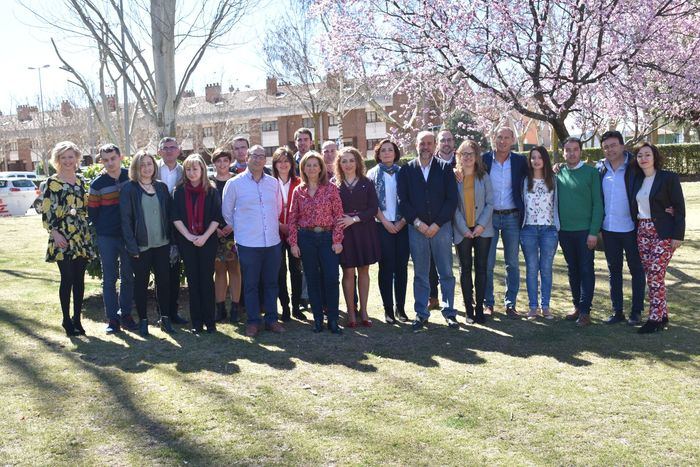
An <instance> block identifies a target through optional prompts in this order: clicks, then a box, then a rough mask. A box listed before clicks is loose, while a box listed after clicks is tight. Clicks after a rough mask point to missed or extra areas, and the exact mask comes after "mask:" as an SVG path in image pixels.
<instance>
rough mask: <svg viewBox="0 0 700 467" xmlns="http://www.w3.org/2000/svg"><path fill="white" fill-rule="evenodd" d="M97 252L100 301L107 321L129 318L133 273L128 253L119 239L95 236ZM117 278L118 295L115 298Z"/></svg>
mask: <svg viewBox="0 0 700 467" xmlns="http://www.w3.org/2000/svg"><path fill="white" fill-rule="evenodd" d="M97 250H98V251H99V253H100V263H102V300H103V301H104V305H105V315H107V320H110V321H111V320H117V319H119V312H120V311H121V316H122V318H125V317H127V316H131V305H132V303H133V301H134V271H133V269H132V268H131V260H130V258H129V253H127V251H126V246H125V244H124V240H123V239H122V238H121V237H108V236H106V235H98V236H97ZM117 276H119V295H118V296H117Z"/></svg>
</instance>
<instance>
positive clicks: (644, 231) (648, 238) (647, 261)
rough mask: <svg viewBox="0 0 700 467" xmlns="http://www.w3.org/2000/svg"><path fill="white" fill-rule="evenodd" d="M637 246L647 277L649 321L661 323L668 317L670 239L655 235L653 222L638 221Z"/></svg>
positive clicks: (646, 220) (671, 253) (671, 254)
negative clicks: (667, 290) (667, 272)
mask: <svg viewBox="0 0 700 467" xmlns="http://www.w3.org/2000/svg"><path fill="white" fill-rule="evenodd" d="M637 246H638V247H639V256H640V257H641V259H642V265H643V266H644V273H645V274H646V276H647V289H648V291H649V319H650V320H652V321H661V319H662V318H665V317H668V308H667V306H666V283H665V277H666V268H667V267H668V263H669V261H671V256H673V249H672V248H671V239H670V238H668V239H665V240H662V239H660V238H659V236H658V235H657V233H656V228H655V227H654V221H652V220H651V219H640V220H639V227H638V229H637Z"/></svg>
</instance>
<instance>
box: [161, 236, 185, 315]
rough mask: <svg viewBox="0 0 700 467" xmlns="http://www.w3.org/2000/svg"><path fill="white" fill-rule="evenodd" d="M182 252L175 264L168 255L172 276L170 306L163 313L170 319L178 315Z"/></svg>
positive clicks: (170, 274) (170, 275)
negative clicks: (171, 262)
mask: <svg viewBox="0 0 700 467" xmlns="http://www.w3.org/2000/svg"><path fill="white" fill-rule="evenodd" d="M168 253H170V248H168ZM181 258H182V252H180V258H178V260H177V261H175V264H170V257H169V256H168V268H169V272H168V274H169V277H170V291H169V294H170V295H169V303H170V306H169V308H166V309H165V311H161V313H163V314H166V315H167V316H169V317H170V319H173V318H175V316H177V299H178V298H179V296H180V268H181V267H182V261H181Z"/></svg>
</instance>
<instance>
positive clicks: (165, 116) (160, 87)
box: [151, 0, 176, 138]
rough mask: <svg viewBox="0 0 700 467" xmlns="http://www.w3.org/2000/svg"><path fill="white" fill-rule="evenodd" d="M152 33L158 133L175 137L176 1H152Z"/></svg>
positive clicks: (161, 135) (160, 135)
mask: <svg viewBox="0 0 700 467" xmlns="http://www.w3.org/2000/svg"><path fill="white" fill-rule="evenodd" d="M151 35H152V38H153V70H154V74H155V84H156V107H157V115H156V126H157V127H158V133H159V135H158V136H159V137H161V138H162V137H164V136H175V132H176V123H175V110H176V109H175V98H176V91H175V0H151Z"/></svg>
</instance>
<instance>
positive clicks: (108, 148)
mask: <svg viewBox="0 0 700 467" xmlns="http://www.w3.org/2000/svg"><path fill="white" fill-rule="evenodd" d="M109 152H116V153H117V156H120V157H121V155H122V152H121V151H120V150H119V148H118V147H117V145H116V144H112V143H107V144H103V145H102V146H100V149H98V150H97V153H98V154H99V155H100V156H101V155H102V153H105V154H107V153H109Z"/></svg>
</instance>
